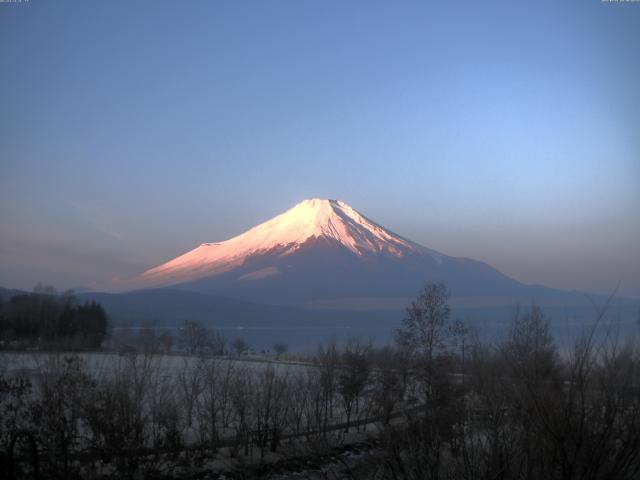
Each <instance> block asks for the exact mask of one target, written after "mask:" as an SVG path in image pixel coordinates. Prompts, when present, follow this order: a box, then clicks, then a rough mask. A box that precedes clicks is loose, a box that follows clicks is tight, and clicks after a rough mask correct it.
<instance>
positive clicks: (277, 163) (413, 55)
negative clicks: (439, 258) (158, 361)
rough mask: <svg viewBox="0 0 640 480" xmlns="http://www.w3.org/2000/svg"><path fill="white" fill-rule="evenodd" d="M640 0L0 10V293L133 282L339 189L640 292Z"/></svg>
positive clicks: (521, 256) (470, 244)
mask: <svg viewBox="0 0 640 480" xmlns="http://www.w3.org/2000/svg"><path fill="white" fill-rule="evenodd" d="M639 45H640V4H637V3H602V2H600V1H598V0H580V1H566V2H555V1H553V2H552V1H549V2H545V1H535V2H533V1H532V2H528V3H526V2H513V1H510V2H477V1H468V2H467V1H458V2H373V1H366V2H364V1H363V2H356V1H353V2H343V1H339V2H338V1H336V2H329V1H323V2H311V1H266V2H264V1H261V2H242V1H230V2H222V1H190V2H175V1H173V2H169V1H153V2H151V1H140V2H131V1H128V2H124V1H122V2H120V1H110V2H97V1H86V2H80V1H76V2H67V1H56V2H52V1H45V0H31V1H30V2H27V3H19V4H13V3H5V4H3V3H0V285H5V286H12V287H14V286H15V287H22V288H28V287H31V286H33V285H34V284H35V283H36V282H37V281H39V280H40V281H44V282H48V283H53V284H55V285H57V286H59V287H60V288H63V287H70V286H82V285H86V284H89V283H92V282H101V281H104V280H106V279H109V278H112V277H114V276H126V275H131V274H134V273H137V272H139V271H140V270H143V269H144V268H146V267H148V266H149V265H152V264H156V263H160V262H162V261H164V260H167V259H168V258H171V257H173V256H175V255H177V254H179V253H181V252H183V251H185V250H187V249H190V248H192V247H193V246H195V245H197V244H199V243H201V242H204V241H216V240H223V239H226V238H229V237H231V236H233V235H236V234H238V233H240V232H242V231H244V230H245V229H247V228H249V227H251V226H253V225H254V224H256V223H258V222H260V221H264V220H266V219H268V218H270V217H271V216H273V215H275V214H277V213H280V212H282V211H284V210H286V209H287V208H289V207H290V206H292V205H293V204H295V203H297V202H298V201H300V200H302V199H305V198H310V197H326V198H338V199H342V200H344V201H346V202H348V203H350V204H351V205H352V206H353V207H354V208H356V209H358V210H360V211H361V212H362V213H364V214H365V215H367V216H369V217H370V218H372V219H374V220H376V221H377V222H378V223H381V224H382V225H384V226H386V227H388V228H390V229H392V230H394V231H396V232H397V233H399V234H401V235H403V236H405V237H408V238H410V239H412V240H414V241H417V242H419V243H422V244H424V245H426V246H428V247H431V248H435V249H437V250H440V251H442V252H443V253H447V254H451V255H458V256H466V257H471V258H475V259H479V260H484V261H487V262H489V263H490V264H492V265H493V266H495V267H497V268H499V269H500V270H502V271H503V272H505V273H507V274H509V275H511V276H513V277H515V278H517V279H519V280H522V281H525V282H531V283H541V284H546V285H549V286H554V287H561V288H571V289H583V290H588V291H594V292H605V293H606V292H610V291H611V290H613V289H614V288H615V286H616V284H617V283H618V282H621V287H620V293H623V294H625V295H632V296H638V297H640V88H639V87H638V85H640V55H639V54H638V46H639Z"/></svg>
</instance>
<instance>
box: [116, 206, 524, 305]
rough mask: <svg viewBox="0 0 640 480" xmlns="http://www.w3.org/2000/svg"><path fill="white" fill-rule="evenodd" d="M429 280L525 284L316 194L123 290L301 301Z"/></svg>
mask: <svg viewBox="0 0 640 480" xmlns="http://www.w3.org/2000/svg"><path fill="white" fill-rule="evenodd" d="M428 280H432V281H443V282H445V283H446V284H447V285H448V286H449V288H450V289H451V290H452V292H453V293H454V294H455V295H510V294H514V293H516V292H520V291H521V290H522V288H524V285H522V284H520V283H518V282H516V281H515V280H513V279H511V278H509V277H507V276H505V275H503V274H502V273H500V272H498V271H497V270H495V269H494V268H492V267H490V266H489V265H487V264H485V263H482V262H477V261H475V260H471V259H464V258H455V257H450V256H447V255H443V254H441V253H439V252H436V251H435V250H432V249H429V248H426V247H424V246H422V245H418V244H417V243H414V242H412V241H410V240H407V239H405V238H403V237H401V236H399V235H396V234H395V233H393V232H391V231H389V230H387V229H385V228H384V227H382V226H380V225H378V224H377V223H375V222H373V221H372V220H370V219H368V218H367V217H365V216H364V215H362V214H360V213H359V212H357V211H356V210H355V209H353V208H352V207H350V206H349V205H347V204H346V203H344V202H341V201H337V200H322V199H311V200H305V201H303V202H301V203H299V204H297V205H295V206H294V207H293V208H291V209H290V210H288V211H286V212H285V213H283V214H281V215H278V216H276V217H274V218H273V219H271V220H269V221H267V222H265V223H262V224H260V225H258V226H256V227H254V228H252V229H250V230H248V231H247V232H245V233H243V234H241V235H238V236H237V237H234V238H231V239H229V240H226V241H223V242H219V243H203V244H201V245H200V246H198V247H196V248H195V249H193V250H191V251H189V252H187V253H185V254H183V255H180V256H178V257H176V258H174V259H172V260H169V261H168V262H166V263H163V264H161V265H158V266H157V267H154V268H151V269H149V270H147V271H146V272H144V273H142V274H141V275H140V276H138V277H136V278H134V279H132V280H130V281H128V282H123V283H121V284H120V285H119V289H120V290H125V291H126V290H133V289H141V288H159V287H172V288H180V289H188V290H194V291H199V292H208V293H216V294H222V295H228V296H233V297H237V298H242V299H248V300H252V301H260V302H271V303H288V302H293V303H298V302H309V301H313V300H319V299H330V298H344V297H379V296H398V295H400V296H402V295H414V294H415V293H416V291H417V290H418V289H419V288H420V286H421V285H422V284H423V283H424V282H425V281H428Z"/></svg>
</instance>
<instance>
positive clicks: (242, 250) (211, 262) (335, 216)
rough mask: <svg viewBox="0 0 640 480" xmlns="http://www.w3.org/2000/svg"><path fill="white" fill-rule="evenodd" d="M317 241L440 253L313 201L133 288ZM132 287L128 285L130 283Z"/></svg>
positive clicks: (358, 250) (155, 271) (370, 251)
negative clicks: (323, 240)
mask: <svg viewBox="0 0 640 480" xmlns="http://www.w3.org/2000/svg"><path fill="white" fill-rule="evenodd" d="M314 239H325V240H331V241H334V242H337V243H338V244H339V245H340V246H342V247H344V248H345V249H347V250H349V251H350V252H352V253H353V254H355V255H358V256H362V255H386V256H391V257H398V258H401V257H405V256H407V255H414V256H430V257H431V258H433V259H434V260H436V261H439V260H440V258H441V255H440V254H439V253H438V252H436V251H434V250H430V249H428V248H425V247H423V246H421V245H418V244H416V243H414V242H411V241H409V240H407V239H404V238H402V237H400V236H398V235H396V234H394V233H393V232H391V231H389V230H387V229H385V228H383V227H381V226H380V225H378V224H377V223H375V222H373V221H371V220H369V219H368V218H366V217H365V216H364V215H362V214H360V213H359V212H358V211H356V210H355V209H354V208H352V207H351V206H349V205H348V204H346V203H344V202H342V201H339V200H324V199H317V198H314V199H310V200H304V201H303V202H300V203H298V204H297V205H295V206H294V207H293V208H291V209H289V210H287V211H286V212H284V213H282V214H280V215H278V216H276V217H274V218H272V219H271V220H268V221H266V222H264V223H262V224H260V225H257V226H256V227H253V228H252V229H250V230H248V231H246V232H245V233H243V234H241V235H238V236H237V237H233V238H231V239H229V240H226V241H223V242H218V243H203V244H202V245H200V246H198V247H196V248H194V249H193V250H191V251H189V252H187V253H185V254H183V255H180V256H178V257H176V258H174V259H172V260H169V261H168V262H166V263H163V264H161V265H159V266H157V267H154V268H151V269H150V270H147V271H146V272H144V273H143V274H142V275H140V276H139V277H138V278H136V279H134V280H133V282H134V284H135V285H128V286H129V287H134V288H147V287H161V286H168V285H175V284H179V283H185V282H190V281H194V280H198V279H200V278H205V277H211V276H215V275H219V274H221V273H224V272H227V271H229V270H232V269H233V268H235V267H237V266H239V265H241V264H242V263H243V262H244V261H245V260H246V259H247V258H248V257H251V256H253V255H260V254H263V253H266V252H271V251H274V250H275V249H280V250H282V249H283V248H284V251H282V253H280V257H284V256H287V255H289V254H292V253H294V252H295V251H296V250H297V249H298V248H300V246H301V245H303V244H305V243H306V242H308V241H312V240H314ZM276 274H277V270H276V269H275V268H267V269H264V271H259V272H255V273H253V274H251V275H247V276H245V277H243V278H240V279H241V280H251V279H257V278H265V277H269V276H272V275H276ZM127 283H129V282H127Z"/></svg>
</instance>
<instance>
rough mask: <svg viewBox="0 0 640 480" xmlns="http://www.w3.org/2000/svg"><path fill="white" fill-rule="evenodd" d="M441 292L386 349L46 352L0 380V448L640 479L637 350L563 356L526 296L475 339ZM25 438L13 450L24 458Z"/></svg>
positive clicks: (47, 467) (470, 474) (67, 461)
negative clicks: (256, 358) (296, 361)
mask: <svg viewBox="0 0 640 480" xmlns="http://www.w3.org/2000/svg"><path fill="white" fill-rule="evenodd" d="M446 301H447V292H446V289H443V288H442V287H441V286H436V287H430V286H428V287H427V288H426V289H425V291H424V292H423V294H422V295H421V296H420V297H419V298H418V299H417V300H416V302H414V304H412V306H411V307H410V310H409V311H408V315H407V320H406V321H405V322H404V323H403V325H402V327H401V329H400V330H399V332H398V342H397V345H396V347H395V348H391V347H386V348H383V349H375V348H373V347H372V346H371V345H370V344H368V343H364V342H359V341H357V340H352V341H350V342H348V343H347V344H346V345H344V346H343V347H342V348H338V346H337V345H335V344H332V343H330V344H328V345H324V346H321V347H320V348H319V349H318V352H317V354H316V355H315V356H314V358H312V359H310V360H312V362H311V363H310V364H308V365H306V364H301V365H298V366H285V365H281V364H265V363H257V364H256V363H252V362H243V361H234V360H230V359H228V360H227V359H215V358H208V357H205V356H195V357H182V358H176V357H163V356H157V355H150V354H145V355H136V354H128V355H123V356H115V355H112V356H108V357H105V358H106V360H105V361H103V362H102V363H100V362H96V360H95V357H91V356H84V357H82V356H78V355H62V354H60V355H52V356H50V357H48V358H47V361H45V362H43V363H42V365H41V366H40V368H39V370H38V375H37V376H36V377H32V378H30V379H25V378H21V377H20V376H16V375H9V374H8V373H5V374H4V375H0V451H2V452H7V451H8V450H9V449H10V446H11V443H12V440H13V439H15V438H16V433H18V432H29V435H30V436H31V437H32V438H33V439H35V441H36V444H37V447H38V452H39V465H40V470H41V471H42V472H46V478H145V477H148V478H158V477H161V476H165V477H167V478H170V477H169V476H170V475H174V477H171V478H175V477H176V476H177V477H178V478H182V477H185V476H188V475H191V474H194V469H197V468H200V467H198V466H197V465H198V463H197V462H195V461H194V459H195V458H196V457H197V458H198V459H199V460H200V461H201V462H205V463H204V464H203V465H204V466H203V467H202V468H209V467H206V465H207V463H206V462H210V461H211V460H212V459H216V458H221V457H224V458H226V459H227V460H229V459H230V458H236V459H237V460H236V462H237V463H235V465H236V468H241V469H242V470H243V471H244V472H246V471H247V469H248V466H249V465H252V464H256V463H258V464H259V463H261V462H263V461H265V460H266V459H267V458H268V457H269V455H270V454H271V453H272V452H282V451H283V449H284V448H283V447H284V446H286V449H284V450H286V454H291V453H292V452H294V451H295V452H297V453H298V454H300V452H301V450H304V449H303V447H304V446H306V447H307V450H306V454H310V453H318V452H322V451H325V449H327V451H329V450H330V449H331V447H333V446H336V445H338V444H340V443H342V442H351V441H355V440H357V441H359V442H366V443H368V444H369V445H370V446H371V447H370V454H369V455H362V456H361V457H360V458H359V460H358V461H357V462H358V465H357V467H358V468H351V467H349V468H341V467H335V469H334V471H333V473H334V474H335V478H363V479H364V478H367V479H369V478H379V479H385V478H393V479H416V480H417V479H434V480H435V479H487V480H488V479H521V478H526V479H531V480H537V479H563V480H564V479H567V480H570V479H622V480H625V479H634V478H638V476H639V475H640V351H639V350H638V347H637V345H634V344H631V343H630V344H620V343H618V342H616V341H615V339H614V338H613V337H612V336H608V337H607V336H605V337H600V338H604V339H601V340H599V341H596V340H595V339H596V331H595V329H597V328H599V323H597V324H596V327H594V330H591V331H588V332H586V334H585V336H584V337H583V338H582V339H581V340H580V341H578V342H576V344H575V345H574V348H573V350H572V351H571V352H568V353H567V354H566V355H563V356H561V355H559V353H558V351H557V348H556V347H555V345H554V342H553V338H552V337H551V335H550V333H549V324H548V322H547V320H546V319H545V317H544V315H543V313H542V311H541V310H540V309H538V308H535V307H534V308H532V309H530V310H527V311H521V312H518V313H517V314H516V315H515V317H514V321H513V323H512V325H511V327H510V330H509V332H508V335H507V338H506V340H505V341H504V342H502V343H500V344H491V345H488V344H482V343H481V342H478V341H474V340H473V339H472V338H471V337H470V335H469V334H468V332H467V331H466V329H465V328H463V326H461V325H460V324H456V323H455V322H451V321H450V318H449V309H448V308H447V302H446ZM40 358H42V357H40ZM89 363H90V364H89ZM28 447H29V445H28V444H26V443H25V442H24V441H23V443H22V444H21V443H20V442H18V445H17V447H16V452H17V456H16V458H17V459H18V460H19V463H20V468H22V469H25V468H27V467H28V466H29V462H30V457H29V448H28ZM3 461H4V462H5V463H4V464H3V465H2V467H3V468H0V472H8V471H9V464H8V463H7V461H8V460H7V459H6V458H4V460H3ZM229 465H231V466H228V468H231V469H232V468H233V462H232V463H231V464H229Z"/></svg>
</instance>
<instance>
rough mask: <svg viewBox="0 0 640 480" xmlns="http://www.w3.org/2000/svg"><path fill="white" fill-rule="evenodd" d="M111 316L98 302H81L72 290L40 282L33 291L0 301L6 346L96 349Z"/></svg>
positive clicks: (0, 322)
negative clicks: (43, 284)
mask: <svg viewBox="0 0 640 480" xmlns="http://www.w3.org/2000/svg"><path fill="white" fill-rule="evenodd" d="M108 324H109V322H108V318H107V314H106V313H105V311H104V309H103V308H102V306H101V305H99V304H98V303H96V302H86V303H83V304H80V303H78V301H77V299H76V298H75V296H74V295H73V292H71V291H67V292H64V293H60V294H59V293H58V292H56V291H55V289H53V288H52V287H43V286H40V285H38V286H37V287H36V288H35V289H34V291H33V293H26V294H20V295H15V296H13V297H11V298H10V299H9V300H8V301H5V302H0V341H1V342H2V345H3V346H4V347H5V348H7V347H8V348H24V347H28V346H37V347H44V348H72V349H97V348H99V347H100V345H101V344H102V342H103V341H104V339H105V337H106V335H107V329H108Z"/></svg>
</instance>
